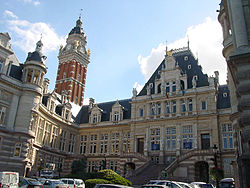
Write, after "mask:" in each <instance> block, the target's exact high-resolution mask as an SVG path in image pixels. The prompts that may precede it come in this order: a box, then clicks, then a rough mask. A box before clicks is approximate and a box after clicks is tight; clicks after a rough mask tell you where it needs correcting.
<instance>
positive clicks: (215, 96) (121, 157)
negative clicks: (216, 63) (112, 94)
mask: <svg viewBox="0 0 250 188" xmlns="http://www.w3.org/2000/svg"><path fill="white" fill-rule="evenodd" d="M79 20H80V19H79ZM79 20H78V21H77V25H76V27H75V28H73V29H72V30H71V32H70V34H69V37H68V39H67V44H66V46H65V47H62V48H61V49H60V51H59V56H58V58H59V68H58V75H57V81H56V88H55V90H54V91H52V92H50V91H49V90H48V84H49V80H48V79H46V78H44V76H45V74H46V68H45V67H46V66H45V60H46V57H45V56H44V55H43V54H42V51H41V50H42V42H41V41H38V43H37V48H36V50H35V51H34V52H32V53H29V54H28V57H27V59H26V61H25V62H24V64H20V63H19V62H18V60H17V58H16V57H15V55H14V52H13V51H12V49H11V47H10V43H9V41H10V36H9V35H8V34H7V33H1V34H0V36H1V37H0V55H1V56H0V60H1V61H0V63H1V64H0V71H1V72H0V153H1V155H0V161H1V162H0V169H3V170H15V171H19V172H20V174H22V175H26V176H27V175H36V174H37V173H38V172H39V171H40V170H41V169H43V168H46V167H47V166H48V165H50V164H53V165H54V166H55V171H57V172H60V173H61V175H65V174H67V173H69V172H70V166H71V163H72V161H73V160H76V159H79V158H81V157H86V159H87V171H88V172H93V171H96V170H100V169H103V168H109V169H112V170H114V171H116V172H117V173H119V174H121V175H122V176H124V177H129V176H131V175H135V174H138V173H139V172H141V171H146V170H147V169H148V167H149V166H150V165H152V164H154V165H161V166H163V167H164V168H163V169H165V172H166V173H167V175H168V179H178V180H183V181H211V177H210V176H209V169H210V168H212V167H214V165H215V164H214V162H213V161H212V160H211V158H213V156H214V153H213V151H212V147H213V146H214V145H216V146H217V148H218V150H217V151H216V152H218V153H217V156H218V166H219V167H220V168H222V169H224V172H225V175H226V177H233V175H234V174H233V171H232V167H231V165H230V163H231V161H233V160H235V157H234V154H235V148H234V145H233V141H234V140H235V138H233V134H234V132H233V129H232V122H231V120H230V115H231V105H230V95H229V90H228V87H227V85H219V83H218V72H216V71H215V76H214V77H208V76H207V75H206V74H204V73H203V72H202V68H201V66H200V65H199V64H198V60H197V59H196V58H195V57H194V56H193V54H192V52H191V50H190V49H189V48H188V47H185V48H181V49H176V50H172V51H168V50H167V49H166V56H165V58H164V59H163V61H162V62H159V64H160V65H159V66H158V68H157V70H156V71H155V72H154V73H153V74H152V76H151V78H150V79H149V80H148V82H147V83H145V85H144V87H143V89H142V90H141V91H140V92H139V93H137V91H136V89H133V92H132V93H133V96H132V97H131V98H130V99H125V100H117V101H109V102H104V103H96V102H95V100H94V99H92V98H91V99H90V101H89V105H83V106H80V107H79V106H76V105H75V104H74V103H77V104H82V100H80V99H79V98H78V99H79V100H75V97H76V96H78V97H80V98H81V99H83V98H82V96H83V93H84V90H83V89H84V84H85V78H86V69H87V65H88V63H89V53H86V49H85V47H86V37H85V35H82V33H83V30H82V28H81V24H80V23H81V22H79ZM79 24H80V25H79ZM74 40H75V41H78V42H74ZM73 44H74V45H73ZM70 45H71V46H70ZM72 45H73V46H72ZM68 46H70V47H68ZM79 46H80V47H79ZM78 50H80V51H78ZM81 50H82V51H81ZM66 66H68V67H69V68H67V70H68V72H66V71H65V77H64V78H63V75H64V71H63V70H66V68H65V67H66ZM70 67H71V68H72V69H71V68H70ZM78 73H79V74H80V81H79V80H77V78H78V77H75V75H78ZM84 73H85V74H84ZM61 78H63V79H64V80H63V79H61ZM78 82H79V83H78ZM74 83H76V85H77V87H79V88H81V89H79V88H78V89H77V90H78V91H80V92H79V93H78V94H74V95H72V93H75V92H74V89H72V88H74ZM70 101H71V102H70ZM72 101H73V102H74V103H72ZM76 108H78V109H79V110H78V112H77V113H76V114H74V113H73V112H74V111H76ZM6 163H7V164H8V165H6ZM161 176H162V174H161V171H159V174H156V177H157V178H158V177H159V178H160V177H161ZM162 178H163V177H162ZM165 178H166V177H165Z"/></svg>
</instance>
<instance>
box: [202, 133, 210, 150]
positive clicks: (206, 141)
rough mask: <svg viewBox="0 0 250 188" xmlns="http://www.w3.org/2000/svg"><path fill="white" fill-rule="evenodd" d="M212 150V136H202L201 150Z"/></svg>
mask: <svg viewBox="0 0 250 188" xmlns="http://www.w3.org/2000/svg"><path fill="white" fill-rule="evenodd" d="M209 148H210V135H209V133H207V134H202V135H201V149H209Z"/></svg>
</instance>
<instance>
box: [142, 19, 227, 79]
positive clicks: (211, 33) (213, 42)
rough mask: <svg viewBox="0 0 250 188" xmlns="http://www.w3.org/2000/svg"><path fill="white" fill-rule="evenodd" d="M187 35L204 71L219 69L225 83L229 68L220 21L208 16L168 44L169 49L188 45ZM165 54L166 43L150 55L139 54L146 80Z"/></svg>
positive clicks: (211, 72)
mask: <svg viewBox="0 0 250 188" xmlns="http://www.w3.org/2000/svg"><path fill="white" fill-rule="evenodd" d="M187 36H188V38H189V41H190V48H191V50H192V52H193V53H194V55H197V53H198V58H199V64H200V65H201V66H202V68H203V72H204V73H206V74H208V76H211V75H214V71H216V70H218V71H219V73H220V83H221V84H225V83H226V79H227V74H226V72H227V69H226V62H225V59H224V57H223V56H222V48H223V46H222V44H221V43H222V30H221V26H220V24H219V23H218V21H217V20H212V19H211V18H209V17H207V18H206V19H205V21H204V22H203V23H201V24H198V25H195V26H191V27H189V28H188V29H187V31H186V35H185V37H183V38H181V39H179V40H176V41H174V42H172V43H170V44H168V49H169V50H170V49H175V48H182V47H185V46H187ZM164 55H165V45H164V44H159V45H158V47H157V48H156V49H155V48H153V49H152V51H151V53H150V55H149V56H146V57H142V55H139V56H138V62H139V64H140V66H141V72H142V74H143V75H144V77H145V80H146V81H147V80H148V79H149V78H150V76H151V75H152V73H153V72H154V71H155V69H156V68H157V66H159V64H160V63H161V62H162V60H163V58H164Z"/></svg>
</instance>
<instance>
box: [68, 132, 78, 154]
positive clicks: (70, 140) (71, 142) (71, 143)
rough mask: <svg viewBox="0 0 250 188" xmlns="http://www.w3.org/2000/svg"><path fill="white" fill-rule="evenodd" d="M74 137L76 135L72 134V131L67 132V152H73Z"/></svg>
mask: <svg viewBox="0 0 250 188" xmlns="http://www.w3.org/2000/svg"><path fill="white" fill-rule="evenodd" d="M75 138H76V135H74V134H72V133H70V134H69V146H68V152H69V153H74V149H75Z"/></svg>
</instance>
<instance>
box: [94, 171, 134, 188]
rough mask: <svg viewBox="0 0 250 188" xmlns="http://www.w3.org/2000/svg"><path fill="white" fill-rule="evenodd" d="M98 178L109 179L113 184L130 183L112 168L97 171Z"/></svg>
mask: <svg viewBox="0 0 250 188" xmlns="http://www.w3.org/2000/svg"><path fill="white" fill-rule="evenodd" d="M97 174H98V178H100V179H105V180H108V181H110V182H111V183H113V184H119V185H127V186H131V185H132V183H131V182H130V181H129V180H127V179H125V178H123V177H121V176H120V175H118V174H117V173H115V172H114V171H113V170H101V171H99V172H98V173H97Z"/></svg>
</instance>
